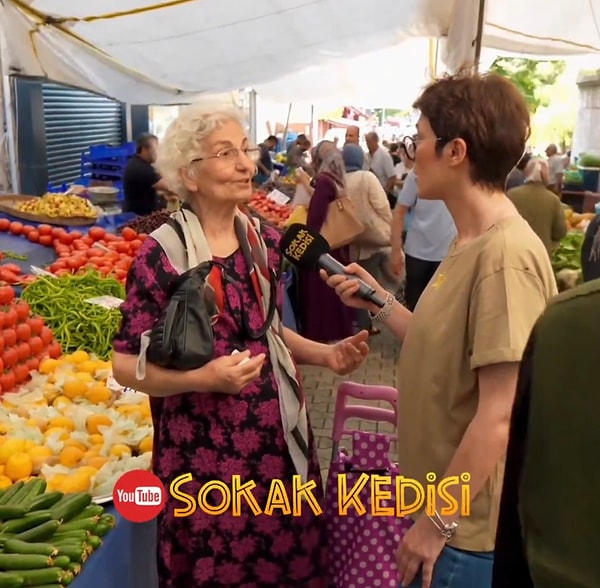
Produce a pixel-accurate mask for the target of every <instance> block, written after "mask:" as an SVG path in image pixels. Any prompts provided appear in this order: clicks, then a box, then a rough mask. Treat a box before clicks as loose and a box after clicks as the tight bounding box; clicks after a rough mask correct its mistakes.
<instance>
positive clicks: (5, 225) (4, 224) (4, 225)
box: [0, 218, 10, 231]
mask: <svg viewBox="0 0 600 588" xmlns="http://www.w3.org/2000/svg"><path fill="white" fill-rule="evenodd" d="M9 228H10V221H9V220H8V219H7V218H0V231H8V229H9Z"/></svg>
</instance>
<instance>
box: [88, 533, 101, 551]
mask: <svg viewBox="0 0 600 588" xmlns="http://www.w3.org/2000/svg"><path fill="white" fill-rule="evenodd" d="M86 543H87V544H88V545H89V546H90V547H91V548H92V549H93V550H94V551H96V549H98V548H99V547H101V546H102V539H100V537H97V536H96V535H91V536H90V537H88V538H87V539H86Z"/></svg>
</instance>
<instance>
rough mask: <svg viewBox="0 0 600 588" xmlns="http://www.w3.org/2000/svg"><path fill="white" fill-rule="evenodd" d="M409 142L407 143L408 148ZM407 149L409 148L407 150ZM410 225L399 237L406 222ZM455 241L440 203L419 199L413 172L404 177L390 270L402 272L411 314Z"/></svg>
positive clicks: (453, 228) (453, 227) (451, 222)
mask: <svg viewBox="0 0 600 588" xmlns="http://www.w3.org/2000/svg"><path fill="white" fill-rule="evenodd" d="M410 141H412V139H408V140H407V142H408V144H409V145H410V144H411V143H410ZM409 149H410V147H409ZM409 214H410V216H411V220H410V226H409V227H408V228H407V230H406V237H405V238H403V237H402V235H403V233H404V228H405V226H406V220H407V217H408V215H409ZM455 238H456V225H455V224H454V220H453V218H452V216H451V215H450V212H449V211H448V207H447V206H446V204H445V202H444V201H443V200H425V199H423V198H419V194H418V188H417V178H416V176H415V172H414V170H411V171H410V172H409V173H408V175H407V176H406V180H405V181H404V186H403V188H402V191H401V192H400V196H399V197H398V203H397V204H396V208H395V209H394V218H393V221H392V256H391V263H392V269H393V271H394V273H395V274H396V275H397V276H400V275H402V272H403V271H405V272H406V274H405V276H406V282H405V286H404V300H405V302H406V308H408V310H410V311H413V310H414V309H415V307H416V306H417V302H418V301H419V298H420V297H421V294H422V293H423V291H424V290H425V288H426V287H427V284H429V282H430V281H431V278H432V277H433V276H434V274H435V272H436V270H437V268H438V266H439V265H440V263H441V262H442V260H443V259H444V258H445V257H446V255H447V254H448V249H449V247H450V245H451V243H452V241H454V239H455Z"/></svg>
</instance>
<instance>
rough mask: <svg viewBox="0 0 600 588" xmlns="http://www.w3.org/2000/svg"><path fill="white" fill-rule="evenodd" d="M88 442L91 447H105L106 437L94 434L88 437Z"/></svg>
mask: <svg viewBox="0 0 600 588" xmlns="http://www.w3.org/2000/svg"><path fill="white" fill-rule="evenodd" d="M88 440H89V442H90V445H100V446H102V445H104V437H103V436H102V435H101V434H100V433H92V434H91V435H90V436H89V437H88Z"/></svg>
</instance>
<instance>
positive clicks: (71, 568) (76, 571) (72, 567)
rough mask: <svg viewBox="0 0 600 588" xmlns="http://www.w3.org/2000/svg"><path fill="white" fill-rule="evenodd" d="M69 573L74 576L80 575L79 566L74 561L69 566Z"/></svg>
mask: <svg viewBox="0 0 600 588" xmlns="http://www.w3.org/2000/svg"><path fill="white" fill-rule="evenodd" d="M69 571H70V572H71V573H72V574H73V575H74V576H79V574H81V564H80V563H77V562H75V561H72V562H71V563H70V564H69Z"/></svg>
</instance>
